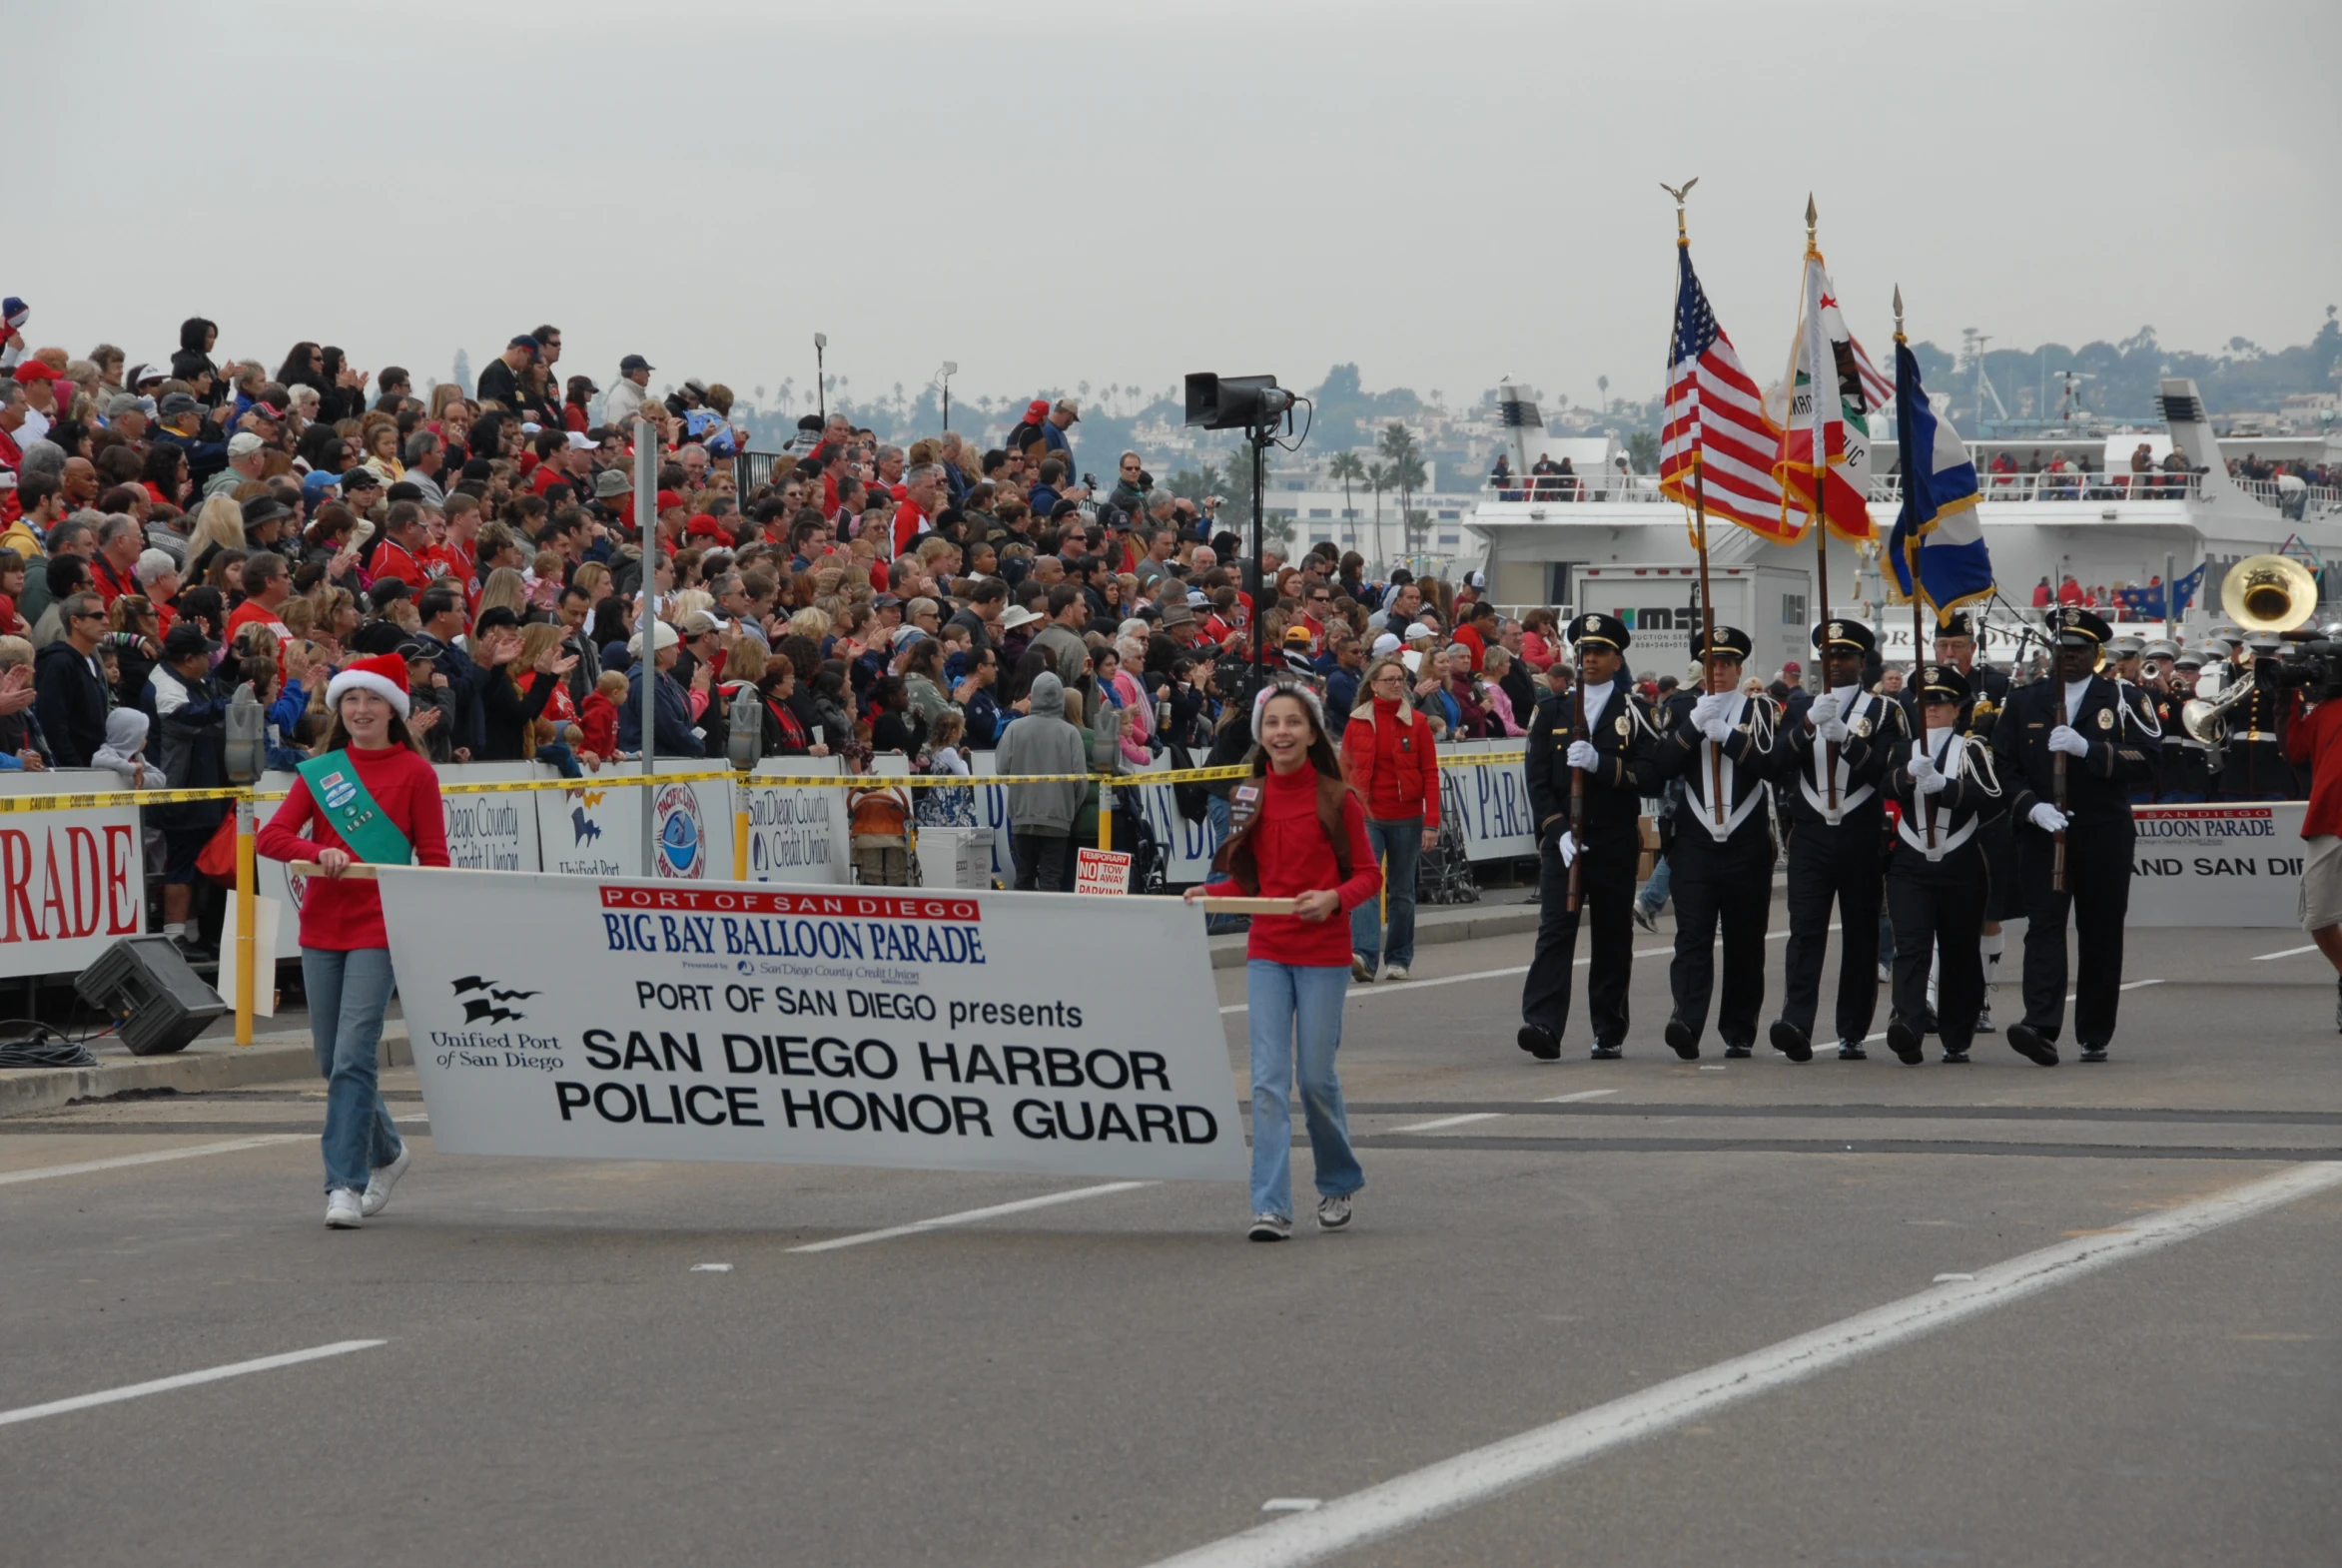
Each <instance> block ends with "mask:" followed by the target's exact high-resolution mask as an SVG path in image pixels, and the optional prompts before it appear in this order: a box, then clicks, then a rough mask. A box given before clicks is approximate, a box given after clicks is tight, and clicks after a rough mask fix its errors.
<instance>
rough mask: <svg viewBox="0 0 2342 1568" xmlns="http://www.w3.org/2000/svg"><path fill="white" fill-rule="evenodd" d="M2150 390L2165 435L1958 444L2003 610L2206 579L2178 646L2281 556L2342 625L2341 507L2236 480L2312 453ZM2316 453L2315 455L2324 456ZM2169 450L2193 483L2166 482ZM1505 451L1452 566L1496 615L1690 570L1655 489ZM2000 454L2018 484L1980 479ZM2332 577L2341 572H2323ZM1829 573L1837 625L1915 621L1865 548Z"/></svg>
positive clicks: (1740, 554)
mask: <svg viewBox="0 0 2342 1568" xmlns="http://www.w3.org/2000/svg"><path fill="white" fill-rule="evenodd" d="M2161 392H2162V409H2163V416H2164V428H2163V429H2161V430H2126V431H2119V432H2116V433H2113V434H2099V435H2080V434H2076V435H2073V436H2067V437H2057V438H2046V437H2027V438H2024V439H2017V440H2003V439H1983V440H1973V441H1969V442H1968V443H1967V444H1968V450H1969V453H1970V455H1971V456H1972V457H1973V458H1974V459H1975V462H1976V468H1977V473H1978V478H1979V480H1980V482H1981V484H1982V486H1983V495H1984V500H1983V503H1982V504H1981V506H1980V507H1979V508H1978V511H1979V513H1980V515H1981V517H1982V519H1983V531H1984V541H1985V543H1986V544H1987V545H1988V546H1989V548H1990V549H1991V552H1992V566H1993V572H1994V575H1995V577H1996V578H1997V580H1998V583H1999V588H2000V592H2001V594H2002V596H2003V597H2004V598H2005V599H2006V600H2007V601H2008V603H2009V604H2011V605H2013V606H2016V607H2018V608H2019V609H2020V610H2028V611H2029V609H2030V607H2031V605H2032V602H2033V596H2034V589H2035V585H2036V584H2037V583H2039V582H2040V581H2041V580H2042V579H2044V578H2045V579H2047V581H2048V583H2049V584H2050V586H2051V588H2052V590H2053V589H2054V588H2055V587H2056V586H2057V585H2058V584H2059V583H2060V581H2061V580H2062V579H2063V578H2065V577H2071V578H2073V579H2074V581H2075V582H2076V583H2077V584H2080V585H2083V586H2085V587H2092V588H2094V587H2098V586H2101V585H2104V586H2112V585H2115V584H2118V583H2130V584H2135V585H2140V586H2144V585H2146V584H2148V583H2149V582H2151V581H2155V580H2160V581H2162V582H2170V581H2172V580H2174V579H2175V578H2183V577H2185V576H2186V575H2187V574H2188V573H2189V572H2191V571H2193V570H2194V569H2195V568H2196V567H2198V566H2202V567H2204V568H2205V570H2204V574H2203V577H2202V579H2201V581H2202V582H2203V583H2204V584H2205V585H2206V587H2205V589H2204V590H2203V591H2199V592H2197V593H2196V595H2195V597H2194V600H2193V603H2192V604H2191V605H2190V606H2189V608H2188V610H2187V612H2186V615H2185V617H2184V619H2183V621H2182V623H2181V627H2180V628H2179V632H2180V634H2181V635H2182V636H2184V635H2185V634H2186V632H2187V631H2188V630H2190V629H2193V630H2196V631H2199V632H2200V630H2201V629H2202V628H2203V627H2205V626H2206V625H2208V624H2210V623H2211V622H2213V621H2215V620H2217V619H2219V618H2220V614H2219V611H2220V605H2219V604H2218V602H2217V599H2218V595H2219V583H2220V580H2221V578H2222V577H2223V576H2224V575H2225V574H2226V573H2227V570H2228V568H2229V567H2230V566H2231V565H2233V564H2234V563H2235V562H2237V561H2238V560H2241V559H2243V558H2244V557H2245V556H2248V555H2260V554H2266V553H2271V552H2279V553H2284V554H2288V555H2291V556H2293V557H2294V558H2295V559H2297V560H2299V561H2301V562H2302V563H2303V565H2305V566H2307V567H2308V568H2309V569H2310V570H2311V571H2312V572H2314V573H2316V574H2317V576H2318V579H2319V587H2320V600H2321V614H2320V617H2319V618H2320V619H2321V620H2325V619H2333V618H2335V616H2334V614H2332V613H2330V612H2331V611H2332V610H2334V609H2335V607H2336V601H2337V600H2338V599H2342V492H2337V491H2336V490H2333V489H2330V488H2322V487H2315V486H2310V485H2307V484H2305V483H2304V482H2303V481H2301V480H2300V479H2298V478H2293V477H2290V476H2288V477H2285V478H2282V479H2279V480H2277V481H2274V482H2268V481H2256V480H2249V479H2240V478H2235V477H2232V476H2231V475H2230V474H2229V472H2228V461H2227V459H2228V458H2230V457H2235V456H2241V455H2244V454H2245V452H2246V451H2247V450H2255V451H2258V452H2259V454H2260V455H2262V456H2264V457H2267V456H2277V455H2286V456H2293V457H2301V456H2304V455H2306V453H2304V452H2293V451H2289V450H2286V451H2280V450H2279V448H2290V447H2293V446H2295V445H2299V444H2302V443H2300V442H2297V441H2288V440H2278V439H2270V438H2259V439H2240V438H2231V439H2230V440H2228V441H2227V442H2226V446H2227V448H2228V449H2227V450H2226V451H2225V452H2223V450H2222V445H2223V443H2222V441H2221V440H2220V439H2219V438H2218V437H2217V436H2215V435H2214V433H2213V431H2212V426H2211V423H2210V421H2209V419H2208V417H2207V416H2206V414H2205V412H2204V407H2203V401H2202V398H2201V397H2200V396H2199V395H2198V394H2197V392H2196V387H2195V383H2194V382H2192V381H2187V380H2166V381H2165V382H2163V383H2162V389H2161ZM1893 427H1894V426H1893V423H1892V421H1891V420H1890V421H1889V422H1888V424H1887V428H1888V430H1889V431H1890V432H1891V431H1892V430H1893ZM2142 443H2144V444H2145V445H2146V446H2147V447H2148V448H2149V455H2150V456H2151V457H2152V458H2153V459H2154V461H2155V463H2156V468H2155V469H2154V470H2153V471H2151V472H2148V473H2143V474H2134V473H2133V472H2132V471H2131V458H2132V453H2133V452H2134V451H2135V450H2136V448H2137V447H2138V446H2139V445H2141V444H2142ZM1546 444H1548V445H1551V444H1557V443H1552V442H1548V443H1546ZM2316 444H2318V445H2319V446H2320V447H2321V448H2322V447H2323V444H2324V443H2323V442H2322V441H2320V442H2317V443H2316ZM2173 448H2176V449H2177V450H2178V452H2179V454H2180V456H2181V458H2182V459H2183V460H2184V463H2185V465H2186V467H2187V468H2188V469H2189V470H2191V471H2188V472H2185V473H2181V472H2171V473H2165V472H2163V471H2162V469H2161V464H2162V461H2163V459H2164V457H2165V456H2166V454H2167V453H2169V452H2170V451H2171V450H2172V449H2173ZM1515 449H1516V452H1526V453H1528V454H1529V456H1528V458H1527V459H1526V460H1524V459H1523V458H1522V457H1519V456H1516V458H1515V461H1514V469H1515V472H1514V476H1513V477H1512V478H1510V479H1509V480H1507V481H1505V485H1504V487H1503V488H1502V489H1498V488H1496V487H1495V486H1494V485H1493V484H1492V485H1491V486H1490V488H1489V491H1488V492H1487V494H1486V495H1485V498H1483V499H1482V500H1481V501H1480V502H1479V503H1478V505H1477V506H1476V507H1475V508H1474V509H1473V512H1472V514H1471V516H1470V517H1469V518H1468V519H1466V527H1467V529H1468V532H1469V535H1470V539H1471V542H1472V543H1476V544H1478V545H1479V546H1480V548H1478V549H1477V550H1475V549H1473V548H1471V545H1470V544H1467V545H1466V547H1465V548H1464V549H1463V550H1462V551H1460V552H1459V556H1460V557H1461V558H1460V559H1459V560H1458V561H1457V569H1458V570H1468V569H1470V568H1472V567H1474V566H1479V567H1482V568H1484V569H1485V570H1486V571H1487V572H1488V579H1489V586H1490V588H1491V590H1492V591H1493V592H1494V594H1495V597H1496V599H1497V602H1498V603H1500V604H1504V605H1539V604H1550V605H1564V606H1566V605H1574V604H1575V603H1576V602H1577V600H1578V598H1579V596H1580V595H1579V593H1578V590H1577V583H1576V581H1575V573H1577V572H1578V571H1579V570H1580V569H1582V568H1584V567H1588V566H1606V565H1618V564H1631V565H1650V566H1690V565H1693V564H1694V563H1695V562H1696V560H1697V556H1696V554H1695V553H1694V551H1693V548H1692V543H1691V535H1690V529H1689V528H1688V526H1687V523H1688V521H1689V514H1688V511H1687V509H1686V508H1685V507H1683V506H1681V505H1679V504H1678V503H1677V502H1675V501H1674V500H1672V499H1670V498H1668V497H1667V496H1664V495H1662V494H1660V493H1659V487H1658V480H1657V479H1656V478H1655V477H1653V476H1651V475H1647V474H1630V473H1627V472H1625V471H1623V465H1622V464H1619V463H1617V462H1616V461H1615V460H1612V461H1608V462H1603V463H1599V464H1581V465H1580V466H1581V472H1580V473H1579V475H1578V476H1577V477H1575V478H1574V479H1572V480H1570V481H1568V482H1567V483H1566V484H1564V483H1559V482H1557V481H1554V480H1552V479H1550V478H1547V479H1546V480H1545V481H1544V483H1543V485H1542V487H1540V486H1539V483H1538V480H1536V479H1535V478H1532V477H1531V476H1529V475H1528V474H1527V473H1526V472H1525V470H1526V469H1527V468H1528V467H1529V465H1530V462H1531V461H1533V460H1534V453H1535V451H1536V450H1537V444H1536V437H1534V436H1531V437H1530V438H1529V439H1528V440H1527V441H1526V442H1522V443H1517V444H1516V448H1515ZM2052 450H2054V451H2057V452H2061V453H2062V454H2063V455H2064V456H2065V458H2066V459H2067V461H2068V463H2069V465H2070V468H2069V471H2065V472H2057V473H2051V472H2038V473H2036V472H2029V471H2022V470H2026V469H2030V468H2032V467H2035V466H2039V465H2041V464H2038V463H2036V461H2035V458H2036V456H2038V457H2047V456H2048V455H2050V453H2051V451H2052ZM2004 452H2005V453H2007V454H2009V456H2011V457H2012V458H2013V459H2014V461H2015V466H2016V467H2017V468H2018V469H2019V470H2020V471H2018V472H2015V473H1999V474H1995V473H1991V472H1989V471H1987V470H1988V469H1989V467H1990V465H1991V463H1992V461H1993V459H1994V458H1995V457H1997V456H1999V455H2000V454H2002V453H2004ZM2318 457H2319V458H2326V457H2332V458H2342V451H2331V452H2328V451H2323V450H2321V451H2320V452H2319V453H2318ZM1873 462H1874V468H1875V470H1876V471H1877V472H1879V473H1882V474H1888V470H1890V469H1892V468H1894V466H1895V463H1896V448H1895V443H1894V441H1893V440H1892V439H1888V440H1881V441H1878V442H1875V443H1874V447H1873ZM1586 469H1591V470H1592V471H1585V470H1586ZM1899 506H1900V481H1899V479H1898V478H1897V477H1896V476H1893V475H1892V474H1889V475H1888V476H1886V477H1881V478H1877V479H1874V480H1873V482H1872V486H1871V492H1870V511H1871V521H1872V524H1873V526H1874V527H1875V529H1876V530H1877V532H1878V534H1879V536H1880V537H1881V538H1884V537H1885V536H1886V534H1887V532H1888V530H1889V529H1891V528H1892V527H1893V526H1894V524H1895V517H1896V513H1897V510H1898V509H1899ZM1708 544H1709V556H1710V559H1711V561H1713V562H1722V563H1729V564H1739V565H1764V566H1770V567H1784V568H1788V569H1790V570H1792V571H1796V572H1801V573H1803V574H1805V576H1806V577H1807V579H1808V581H1809V583H1810V582H1811V579H1812V577H1813V575H1814V572H1815V568H1816V565H1817V562H1816V558H1815V557H1816V550H1815V547H1814V545H1813V543H1812V541H1811V539H1810V537H1809V539H1808V541H1807V542H1806V543H1804V544H1802V545H1796V546H1784V545H1777V544H1774V543H1771V542H1769V541H1767V540H1765V539H1762V538H1760V537H1759V536H1758V535H1756V534H1754V533H1751V532H1749V531H1748V530H1747V529H1745V528H1739V527H1735V526H1733V525H1732V524H1730V523H1726V522H1723V521H1721V520H1720V519H1716V518H1713V517H1711V518H1710V520H1709V528H1708ZM2329 565H2331V566H2333V567H2335V568H2338V569H2337V570H2335V571H2329V570H2328V567H2329ZM1828 571H1829V587H1830V600H1831V603H1832V604H1833V605H1834V606H1836V607H1837V610H1838V612H1839V613H1841V614H1864V613H1865V612H1866V610H1867V611H1868V612H1869V618H1871V619H1873V620H1874V621H1884V620H1885V619H1887V617H1888V616H1889V615H1898V616H1908V615H1909V613H1910V612H1909V611H1908V610H1895V611H1888V610H1887V608H1886V602H1885V601H1886V593H1885V588H1884V585H1883V583H1882V582H1881V579H1880V569H1879V565H1878V560H1877V556H1876V553H1875V552H1874V551H1857V550H1856V549H1855V548H1853V547H1852V546H1850V545H1847V544H1845V543H1844V542H1842V541H1840V540H1837V539H1833V540H1831V542H1830V553H1829V558H1828ZM1807 602H1808V603H1812V602H1814V601H1813V600H1812V599H1808V600H1807Z"/></svg>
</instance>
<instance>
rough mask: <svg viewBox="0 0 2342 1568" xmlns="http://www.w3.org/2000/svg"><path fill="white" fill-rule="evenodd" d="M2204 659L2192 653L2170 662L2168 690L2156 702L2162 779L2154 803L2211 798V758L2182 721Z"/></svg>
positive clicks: (2195, 801) (2184, 803) (2208, 751)
mask: <svg viewBox="0 0 2342 1568" xmlns="http://www.w3.org/2000/svg"><path fill="white" fill-rule="evenodd" d="M2202 668H2203V655H2201V654H2199V653H2196V652H2195V651H2193V650H2192V649H2191V650H2189V651H2187V652H2184V653H2181V654H2180V655H2179V656H2178V657H2177V658H2175V659H2173V660H2172V661H2171V669H2172V682H2171V689H2170V690H2169V691H2166V692H2164V693H2163V694H2162V695H2160V696H2159V697H2157V698H2156V699H2155V722H2156V724H2158V725H2159V726H2161V728H2162V731H2163V779H2162V784H2161V787H2160V788H2158V789H2157V790H2156V792H2155V798H2156V799H2157V800H2161V801H2166V802H2170V803H2173V804H2177V805H2193V804H2195V803H2197V802H2199V801H2203V800H2208V799H2210V798H2211V791H2212V754H2211V751H2210V749H2209V748H2208V747H2206V746H2205V745H2204V743H2203V742H2202V741H2200V740H2190V739H2189V738H2188V735H2187V726H2186V724H2185V723H2184V722H2182V720H2183V716H2184V714H2185V710H2186V708H2187V704H2188V702H2189V701H2190V700H2191V699H2192V698H2193V697H2194V696H2195V677H2196V673H2197V671H2199V670H2200V669H2202Z"/></svg>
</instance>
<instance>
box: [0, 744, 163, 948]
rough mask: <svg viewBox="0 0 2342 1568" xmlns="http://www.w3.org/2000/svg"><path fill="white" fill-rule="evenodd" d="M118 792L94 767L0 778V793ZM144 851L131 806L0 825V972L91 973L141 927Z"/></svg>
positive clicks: (41, 815) (35, 815)
mask: <svg viewBox="0 0 2342 1568" xmlns="http://www.w3.org/2000/svg"><path fill="white" fill-rule="evenodd" d="M120 788H122V776H121V775H120V774H118V773H110V772H107V771H105V770H104V769H99V768H90V769H83V768H74V769H63V770H59V771H57V772H54V773H19V772H10V773H5V774H0V794H6V795H65V794H81V793H102V792H109V791H113V790H119V789H120ZM146 897H147V875H146V851H145V845H144V842H143V839H142V836H141V834H140V831H139V820H138V808H137V807H135V806H88V807H82V808H79V809H76V810H70V811H42V812H30V813H26V814H25V815H22V816H10V817H7V818H4V819H0V975H4V976H8V977H11V978H13V977H15V976H18V975H54V974H60V973H67V972H71V971H75V970H80V969H84V968H87V967H88V966H89V965H90V964H92V963H94V962H96V960H97V958H98V955H100V954H101V953H103V952H105V951H106V949H107V948H109V947H111V946H113V944H114V943H115V942H116V941H117V940H118V939H120V938H122V937H126V936H135V935H137V934H138V933H140V932H142V931H144V930H145V929H146Z"/></svg>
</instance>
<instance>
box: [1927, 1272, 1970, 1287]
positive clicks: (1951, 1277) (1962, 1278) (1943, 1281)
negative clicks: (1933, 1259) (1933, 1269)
mask: <svg viewBox="0 0 2342 1568" xmlns="http://www.w3.org/2000/svg"><path fill="white" fill-rule="evenodd" d="M1975 1277H1976V1276H1975V1275H1974V1274H1938V1275H1937V1276H1936V1283H1938V1284H1940V1285H1957V1284H1967V1283H1970V1282H1971V1281H1973V1280H1974V1278H1975Z"/></svg>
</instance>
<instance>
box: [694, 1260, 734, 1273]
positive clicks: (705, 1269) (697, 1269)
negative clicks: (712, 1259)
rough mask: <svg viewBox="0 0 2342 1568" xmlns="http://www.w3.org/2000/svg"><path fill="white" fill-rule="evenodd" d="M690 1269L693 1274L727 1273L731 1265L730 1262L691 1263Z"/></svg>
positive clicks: (730, 1269)
mask: <svg viewBox="0 0 2342 1568" xmlns="http://www.w3.org/2000/svg"><path fill="white" fill-rule="evenodd" d="M691 1271H692V1272H693V1273H695V1274H728V1273H730V1272H731V1271H732V1265H731V1264H730V1263H693V1264H692V1265H691Z"/></svg>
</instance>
